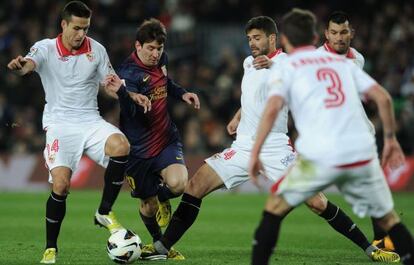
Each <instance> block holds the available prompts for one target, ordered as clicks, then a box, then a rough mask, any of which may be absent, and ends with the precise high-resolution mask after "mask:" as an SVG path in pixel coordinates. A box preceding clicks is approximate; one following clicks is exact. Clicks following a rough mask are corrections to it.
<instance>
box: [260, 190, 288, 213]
mask: <svg viewBox="0 0 414 265" xmlns="http://www.w3.org/2000/svg"><path fill="white" fill-rule="evenodd" d="M291 208H292V207H291V206H290V205H289V204H288V203H287V202H286V201H285V199H284V198H283V197H282V196H280V195H271V196H269V198H268V199H267V202H266V206H265V210H266V211H267V212H270V213H272V214H275V215H279V216H285V215H286V214H287V213H288V212H289V211H290V209H291Z"/></svg>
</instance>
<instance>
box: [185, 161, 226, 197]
mask: <svg viewBox="0 0 414 265" xmlns="http://www.w3.org/2000/svg"><path fill="white" fill-rule="evenodd" d="M223 185H224V183H223V180H222V179H221V177H220V176H219V175H218V174H217V173H216V171H215V170H214V169H213V168H212V167H211V166H210V165H209V164H207V163H205V164H203V165H202V166H201V167H200V168H199V169H198V170H197V172H196V173H195V174H194V176H193V177H192V178H190V180H189V181H188V184H187V186H186V188H185V193H188V194H190V195H192V196H194V197H196V198H199V199H201V198H204V197H205V196H206V195H208V194H209V193H210V192H212V191H215V190H217V189H219V188H221V187H222V186H223Z"/></svg>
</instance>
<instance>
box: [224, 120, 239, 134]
mask: <svg viewBox="0 0 414 265" xmlns="http://www.w3.org/2000/svg"><path fill="white" fill-rule="evenodd" d="M239 123H240V121H239V119H236V118H233V119H232V120H231V121H230V122H229V123H228V124H227V132H228V134H229V135H235V134H236V132H237V127H238V126H239Z"/></svg>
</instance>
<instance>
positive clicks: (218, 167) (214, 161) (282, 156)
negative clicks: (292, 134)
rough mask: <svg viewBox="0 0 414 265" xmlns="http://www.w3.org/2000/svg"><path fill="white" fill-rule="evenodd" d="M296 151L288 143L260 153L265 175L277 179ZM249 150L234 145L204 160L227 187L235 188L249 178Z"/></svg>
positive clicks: (291, 161)
mask: <svg viewBox="0 0 414 265" xmlns="http://www.w3.org/2000/svg"><path fill="white" fill-rule="evenodd" d="M295 158H296V153H295V152H294V151H293V149H292V147H291V146H289V145H286V146H282V147H280V148H278V149H275V151H274V152H271V153H262V154H261V155H260V159H261V161H262V163H263V166H264V169H265V175H266V177H267V178H269V179H270V180H272V181H275V182H276V181H278V180H279V179H280V178H281V177H282V176H283V175H284V173H285V172H286V170H287V169H288V168H289V166H290V165H291V164H292V163H293V162H294V161H295ZM249 161H250V152H248V151H245V150H241V149H240V148H237V147H235V146H232V147H231V148H227V149H225V150H224V151H223V152H221V153H218V154H215V155H213V156H211V157H209V158H207V159H206V160H205V162H206V163H207V164H208V165H209V166H210V167H211V168H212V169H214V171H215V172H216V173H217V174H218V175H219V176H220V178H221V179H222V180H223V183H224V185H225V186H226V188H227V189H232V188H235V187H236V186H238V185H240V184H243V183H244V182H246V181H248V180H249V175H248V172H247V171H248V166H249Z"/></svg>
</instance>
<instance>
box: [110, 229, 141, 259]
mask: <svg viewBox="0 0 414 265" xmlns="http://www.w3.org/2000/svg"><path fill="white" fill-rule="evenodd" d="M106 251H107V252H108V256H109V258H110V259H111V260H112V261H114V262H116V263H121V264H124V263H131V262H134V261H136V260H137V259H138V258H139V257H140V256H141V239H140V238H139V236H138V235H137V234H135V233H134V232H132V231H130V230H127V229H121V230H119V231H116V232H115V233H113V234H112V235H111V236H110V237H109V239H108V243H107V247H106Z"/></svg>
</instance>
